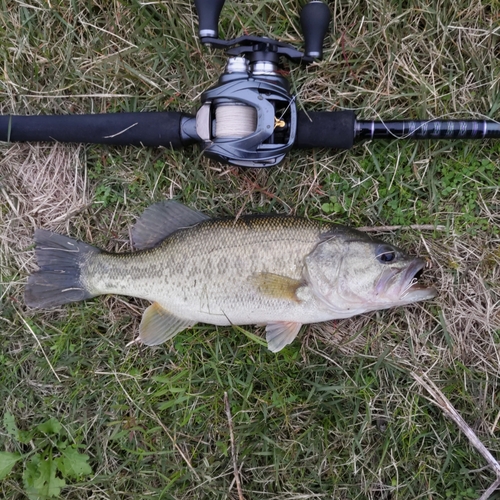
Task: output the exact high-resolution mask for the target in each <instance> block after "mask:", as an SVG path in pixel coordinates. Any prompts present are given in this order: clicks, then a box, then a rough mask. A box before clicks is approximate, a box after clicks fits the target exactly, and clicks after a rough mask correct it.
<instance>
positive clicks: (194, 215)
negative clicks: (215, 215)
mask: <svg viewBox="0 0 500 500" xmlns="http://www.w3.org/2000/svg"><path fill="white" fill-rule="evenodd" d="M209 218H210V217H208V216H207V215H205V214H202V213H201V212H197V211H196V210H193V209H191V208H188V207H186V206H185V205H183V204H182V203H178V202H176V201H173V200H165V201H160V202H159V203H155V204H154V205H151V206H150V207H148V208H146V210H145V211H144V213H143V214H142V215H141V217H140V218H139V219H138V220H137V222H136V223H135V225H134V227H133V228H132V243H133V245H134V248H135V249H136V250H145V249H146V248H153V247H155V246H156V245H158V244H159V243H161V242H162V241H163V240H164V239H165V238H166V237H167V236H168V235H170V234H172V233H173V232H175V231H177V230H178V229H181V228H184V227H190V226H194V225H196V224H198V223H200V222H202V221H204V220H207V219H209Z"/></svg>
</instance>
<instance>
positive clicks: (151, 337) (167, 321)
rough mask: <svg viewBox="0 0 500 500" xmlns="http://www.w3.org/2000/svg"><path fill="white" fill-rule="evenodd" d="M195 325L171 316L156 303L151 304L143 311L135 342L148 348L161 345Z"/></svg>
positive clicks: (189, 321)
mask: <svg viewBox="0 0 500 500" xmlns="http://www.w3.org/2000/svg"><path fill="white" fill-rule="evenodd" d="M195 324H196V322H193V321H191V320H187V319H183V318H179V317H177V316H175V315H173V314H171V313H170V312H169V311H167V310H166V309H165V308H164V307H162V306H161V305H160V304H158V302H153V303H152V304H151V305H150V306H149V307H148V308H147V309H146V310H145V311H144V314H143V316H142V321H141V324H140V326H139V336H138V337H137V339H136V342H139V343H142V344H146V345H148V346H154V345H159V344H163V342H165V341H166V340H168V339H171V338H172V337H174V336H175V335H176V334H177V333H179V332H181V331H182V330H185V329H186V328H189V327H191V326H193V325H195Z"/></svg>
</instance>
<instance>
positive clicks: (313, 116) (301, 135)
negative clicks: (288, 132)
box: [294, 111, 356, 149]
mask: <svg viewBox="0 0 500 500" xmlns="http://www.w3.org/2000/svg"><path fill="white" fill-rule="evenodd" d="M355 124H356V115H355V114H354V111H333V112H328V111H308V112H307V113H306V112H305V111H299V112H298V113H297V134H296V138H295V143H294V147H295V148H300V149H312V148H332V149H351V148H352V145H353V143H354V135H355Z"/></svg>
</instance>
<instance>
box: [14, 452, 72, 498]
mask: <svg viewBox="0 0 500 500" xmlns="http://www.w3.org/2000/svg"><path fill="white" fill-rule="evenodd" d="M56 472H57V465H56V463H55V461H54V460H52V457H49V458H47V459H45V460H41V459H40V455H38V454H36V455H34V456H33V458H32V459H31V460H30V462H29V463H28V464H27V465H26V469H25V471H24V485H25V488H26V492H27V493H28V496H29V498H30V499H39V498H53V497H58V496H59V495H60V493H61V488H64V486H66V481H64V479H59V478H58V477H56Z"/></svg>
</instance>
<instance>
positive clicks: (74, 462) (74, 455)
mask: <svg viewBox="0 0 500 500" xmlns="http://www.w3.org/2000/svg"><path fill="white" fill-rule="evenodd" d="M88 461H89V456H88V455H85V454H83V453H78V450H77V449H75V448H73V447H69V448H66V449H65V450H64V451H63V452H62V457H60V458H58V459H57V468H58V469H59V470H60V471H61V474H62V475H63V476H65V477H73V478H75V479H77V478H79V477H81V476H88V475H89V474H92V469H91V467H90V465H89V464H88V463H87V462H88Z"/></svg>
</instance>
